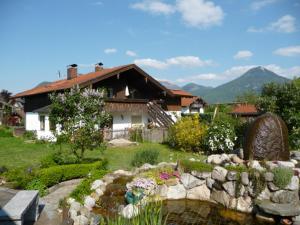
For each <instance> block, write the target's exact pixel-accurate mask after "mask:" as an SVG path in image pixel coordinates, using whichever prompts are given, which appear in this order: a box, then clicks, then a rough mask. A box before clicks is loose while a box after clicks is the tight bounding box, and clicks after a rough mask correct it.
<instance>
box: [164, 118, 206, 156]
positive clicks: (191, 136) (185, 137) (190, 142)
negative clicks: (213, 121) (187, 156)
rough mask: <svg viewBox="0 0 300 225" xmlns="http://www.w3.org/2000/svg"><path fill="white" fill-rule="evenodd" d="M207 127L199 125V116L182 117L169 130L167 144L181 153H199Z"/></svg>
mask: <svg viewBox="0 0 300 225" xmlns="http://www.w3.org/2000/svg"><path fill="white" fill-rule="evenodd" d="M206 130H207V127H206V125H205V124H201V123H200V120H199V115H197V114H195V115H191V116H186V117H183V118H182V119H181V120H179V121H178V122H176V123H175V124H174V125H173V126H172V127H171V128H170V130H169V143H170V144H171V145H173V146H174V147H177V148H178V149H180V150H183V151H199V150H200V149H201V145H202V141H203V138H204V135H205V133H206Z"/></svg>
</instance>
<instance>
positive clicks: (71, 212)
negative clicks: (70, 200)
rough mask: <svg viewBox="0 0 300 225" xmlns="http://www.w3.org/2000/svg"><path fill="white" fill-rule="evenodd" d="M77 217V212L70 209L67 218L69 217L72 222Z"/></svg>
mask: <svg viewBox="0 0 300 225" xmlns="http://www.w3.org/2000/svg"><path fill="white" fill-rule="evenodd" d="M77 215H78V214H77V211H76V210H74V209H70V210H69V217H70V218H71V219H72V220H74V219H75V217H76V216H77Z"/></svg>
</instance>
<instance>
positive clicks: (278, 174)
mask: <svg viewBox="0 0 300 225" xmlns="http://www.w3.org/2000/svg"><path fill="white" fill-rule="evenodd" d="M272 173H273V174H274V180H273V183H274V184H275V185H276V186H277V187H279V188H280V189H283V188H285V187H286V186H287V185H288V184H289V183H290V182H291V179H292V177H293V175H294V173H293V170H292V169H290V168H285V167H276V168H274V169H273V170H272Z"/></svg>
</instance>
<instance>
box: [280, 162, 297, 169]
mask: <svg viewBox="0 0 300 225" xmlns="http://www.w3.org/2000/svg"><path fill="white" fill-rule="evenodd" d="M277 165H278V166H279V167H286V168H294V167H295V164H294V163H292V162H287V161H277Z"/></svg>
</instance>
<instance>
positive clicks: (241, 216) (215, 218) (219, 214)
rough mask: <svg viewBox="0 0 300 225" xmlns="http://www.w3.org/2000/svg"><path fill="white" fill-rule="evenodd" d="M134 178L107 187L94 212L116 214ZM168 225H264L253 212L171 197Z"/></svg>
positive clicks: (166, 211)
mask: <svg viewBox="0 0 300 225" xmlns="http://www.w3.org/2000/svg"><path fill="white" fill-rule="evenodd" d="M131 180H132V178H131V177H120V178H118V179H116V180H115V181H114V182H113V183H111V184H109V185H108V186H107V189H106V191H105V193H104V195H103V196H102V197H101V198H100V201H99V202H100V203H99V204H100V205H99V207H98V208H96V209H94V213H97V214H101V215H103V216H108V217H114V216H116V215H117V213H118V209H119V206H120V205H126V202H125V198H124V195H125V192H126V183H128V182H130V181H131ZM163 214H164V216H165V217H167V225H263V224H266V222H260V221H258V220H257V219H255V218H254V217H253V216H252V215H251V214H245V213H239V212H236V211H233V210H228V209H225V208H224V207H221V206H219V205H216V204H212V203H209V202H201V201H197V200H172V201H171V200H168V201H164V202H163Z"/></svg>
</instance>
